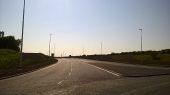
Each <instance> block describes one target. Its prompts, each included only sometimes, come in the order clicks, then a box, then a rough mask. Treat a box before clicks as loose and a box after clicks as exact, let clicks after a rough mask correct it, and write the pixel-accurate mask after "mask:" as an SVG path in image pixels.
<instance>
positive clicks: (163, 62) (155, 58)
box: [80, 54, 170, 67]
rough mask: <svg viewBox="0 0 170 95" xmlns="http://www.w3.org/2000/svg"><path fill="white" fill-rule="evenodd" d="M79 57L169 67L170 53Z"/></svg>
mask: <svg viewBox="0 0 170 95" xmlns="http://www.w3.org/2000/svg"><path fill="white" fill-rule="evenodd" d="M80 58H86V59H94V60H101V61H111V62H120V63H128V64H140V65H148V66H163V67H170V54H158V55H153V54H145V55H144V54H143V55H140V54H122V55H121V54H118V55H90V56H85V57H80Z"/></svg>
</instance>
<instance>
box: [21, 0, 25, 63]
mask: <svg viewBox="0 0 170 95" xmlns="http://www.w3.org/2000/svg"><path fill="white" fill-rule="evenodd" d="M24 19H25V0H24V5H23V17H22V35H21V50H20V66H21V65H22V57H23V55H22V51H23V35H24Z"/></svg>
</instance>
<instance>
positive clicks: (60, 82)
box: [57, 63, 73, 85]
mask: <svg viewBox="0 0 170 95" xmlns="http://www.w3.org/2000/svg"><path fill="white" fill-rule="evenodd" d="M72 70H73V68H72V64H71V63H70V72H69V74H68V76H70V75H71V73H72ZM68 76H66V77H65V79H63V80H61V81H59V82H58V83H57V84H58V85H61V84H62V83H63V81H64V80H66V79H67V78H68Z"/></svg>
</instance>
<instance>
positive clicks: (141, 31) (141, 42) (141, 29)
mask: <svg viewBox="0 0 170 95" xmlns="http://www.w3.org/2000/svg"><path fill="white" fill-rule="evenodd" d="M139 30H140V31H141V52H142V29H139Z"/></svg>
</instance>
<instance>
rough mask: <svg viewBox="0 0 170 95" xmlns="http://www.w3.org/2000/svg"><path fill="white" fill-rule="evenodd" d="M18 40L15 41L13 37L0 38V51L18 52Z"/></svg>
mask: <svg viewBox="0 0 170 95" xmlns="http://www.w3.org/2000/svg"><path fill="white" fill-rule="evenodd" d="M20 42H21V41H20V40H19V39H15V37H14V36H6V37H0V49H12V50H15V51H20V48H19V46H20Z"/></svg>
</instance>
